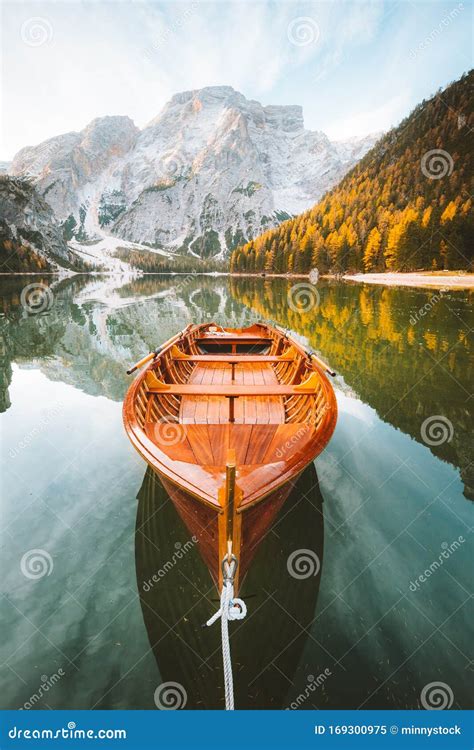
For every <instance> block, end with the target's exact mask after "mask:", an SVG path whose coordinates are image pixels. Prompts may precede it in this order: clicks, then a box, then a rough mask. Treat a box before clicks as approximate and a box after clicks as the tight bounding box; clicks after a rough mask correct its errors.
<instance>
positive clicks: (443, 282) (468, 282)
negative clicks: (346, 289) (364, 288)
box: [343, 271, 474, 289]
mask: <svg viewBox="0 0 474 750" xmlns="http://www.w3.org/2000/svg"><path fill="white" fill-rule="evenodd" d="M343 281H354V282H356V283H358V284H361V283H362V284H384V285H385V286H408V287H425V288H431V289H433V288H435V289H442V288H446V289H474V273H460V272H456V271H440V272H432V271H413V272H409V273H401V272H390V273H355V274H347V275H345V276H343Z"/></svg>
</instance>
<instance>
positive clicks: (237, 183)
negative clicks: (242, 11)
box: [12, 85, 373, 257]
mask: <svg viewBox="0 0 474 750" xmlns="http://www.w3.org/2000/svg"><path fill="white" fill-rule="evenodd" d="M372 144H373V141H370V139H368V142H367V143H366V144H362V145H361V146H359V145H358V144H355V145H354V144H349V145H348V146H347V147H345V148H344V147H342V146H341V145H340V144H338V145H337V146H336V144H333V143H331V141H330V140H329V139H328V138H327V136H325V135H324V133H319V132H312V131H309V130H305V129H304V122H303V109H302V107H301V106H299V105H281V104H269V105H262V104H261V103H260V102H258V101H256V100H254V99H247V98H246V97H245V96H244V95H243V94H241V93H240V92H239V91H236V90H235V89H234V88H233V87H232V86H224V85H221V86H205V87H204V88H201V89H192V90H190V91H182V92H180V93H177V94H175V95H174V96H173V97H172V98H171V99H170V100H169V101H168V103H167V104H166V105H165V106H164V108H163V109H162V111H161V112H160V113H159V114H158V116H157V117H156V118H155V119H154V120H152V121H151V122H150V123H149V125H147V126H146V127H145V128H144V129H143V130H142V131H140V130H138V128H136V127H135V125H134V123H133V122H132V120H131V119H130V118H129V117H126V116H109V117H99V118H96V119H95V120H93V121H92V122H91V123H89V125H88V126H87V127H86V128H85V129H84V130H83V131H81V132H80V133H76V134H74V135H73V137H69V136H68V137H65V136H58V137H57V138H56V139H53V142H52V143H51V144H49V143H48V144H40V145H39V146H37V147H35V148H31V149H27V150H26V151H23V152H22V153H21V154H19V155H17V157H16V158H15V160H14V163H13V166H12V171H13V172H14V173H15V174H25V173H29V174H32V175H33V176H34V178H35V182H36V185H37V187H38V189H39V191H40V193H41V194H42V195H44V196H45V197H46V199H47V201H48V202H49V203H50V205H51V206H52V207H53V210H54V211H55V214H56V216H57V218H58V219H59V220H60V221H61V222H63V223H64V225H65V227H66V229H67V231H68V233H71V235H72V236H74V237H75V238H76V239H77V240H79V241H83V240H87V239H91V238H93V237H100V236H102V235H104V234H112V235H114V236H115V237H117V238H120V239H122V240H130V241H132V242H139V243H146V244H147V245H149V246H151V247H153V248H156V249H159V250H166V251H177V250H180V251H181V252H189V253H191V254H194V255H198V256H203V257H209V256H214V255H219V254H227V253H229V252H230V250H231V249H232V248H233V247H235V246H236V245H237V244H241V243H242V242H243V241H245V240H246V239H250V238H251V237H254V236H255V235H257V234H259V233H260V232H261V231H264V230H265V229H268V228H270V227H275V226H277V225H278V224H279V223H280V222H281V221H282V220H283V219H286V218H288V217H289V216H291V215H292V214H295V213H298V212H300V211H303V210H305V209H306V208H308V207H309V206H310V205H312V204H313V203H314V202H315V201H316V200H317V199H318V198H319V197H320V196H321V195H322V194H323V193H324V192H325V191H326V190H328V189H329V188H330V187H332V186H333V185H334V184H335V183H336V182H337V181H338V180H339V179H340V178H341V177H342V176H343V174H345V172H346V171H347V170H348V169H350V167H351V166H353V165H354V164H355V162H356V161H357V159H358V158H360V157H361V156H363V155H364V153H365V151H367V150H368V148H369V147H370V146H371V145H372Z"/></svg>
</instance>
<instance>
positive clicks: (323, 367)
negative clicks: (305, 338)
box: [275, 325, 336, 378]
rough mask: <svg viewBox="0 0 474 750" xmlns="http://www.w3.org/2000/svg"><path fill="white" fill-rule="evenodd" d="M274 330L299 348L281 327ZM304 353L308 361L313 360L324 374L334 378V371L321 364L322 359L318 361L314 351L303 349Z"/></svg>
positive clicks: (277, 326) (276, 326)
mask: <svg viewBox="0 0 474 750" xmlns="http://www.w3.org/2000/svg"><path fill="white" fill-rule="evenodd" d="M275 328H276V329H277V330H278V331H280V333H283V335H284V336H285V337H286V338H287V339H289V340H290V341H292V342H293V343H294V344H296V346H300V344H298V342H297V341H296V340H295V339H294V338H293V337H292V336H289V335H288V330H287V329H285V328H282V327H281V326H279V325H275ZM305 352H306V354H307V355H308V357H309V358H310V359H313V360H314V361H315V362H317V364H318V365H319V366H320V367H321V368H322V369H323V370H324V371H325V372H327V374H328V375H330V376H331V377H332V378H334V377H335V376H336V373H335V371H334V370H331V368H330V367H329V365H327V364H326V362H323V360H322V359H320V358H319V357H318V356H317V355H316V354H315V353H314V351H313V350H312V349H305Z"/></svg>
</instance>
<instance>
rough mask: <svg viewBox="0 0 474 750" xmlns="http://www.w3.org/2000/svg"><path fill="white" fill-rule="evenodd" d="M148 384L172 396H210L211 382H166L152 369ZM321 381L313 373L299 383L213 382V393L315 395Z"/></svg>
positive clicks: (148, 386)
mask: <svg viewBox="0 0 474 750" xmlns="http://www.w3.org/2000/svg"><path fill="white" fill-rule="evenodd" d="M146 384H147V390H148V392H149V393H167V394H169V395H172V396H209V395H211V393H210V388H209V384H202V383H197V384H196V383H191V384H189V383H185V384H182V383H164V382H163V381H162V380H159V379H158V378H157V377H156V375H154V374H153V372H152V371H151V370H149V371H148V372H147V373H146ZM319 388H320V381H319V378H318V376H317V375H316V374H315V373H312V374H311V375H310V376H309V377H308V378H307V379H306V380H305V381H303V382H302V383H298V384H297V385H280V384H279V383H278V384H276V385H273V384H270V385H267V384H263V385H256V384H254V385H250V384H248V385H246V384H241V383H227V384H225V385H214V383H213V384H212V389H211V390H212V395H214V396H227V397H233V398H237V397H238V396H248V397H258V396H304V395H307V396H312V395H313V396H314V395H315V394H316V393H318V390H319Z"/></svg>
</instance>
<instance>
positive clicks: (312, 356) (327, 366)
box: [306, 349, 336, 378]
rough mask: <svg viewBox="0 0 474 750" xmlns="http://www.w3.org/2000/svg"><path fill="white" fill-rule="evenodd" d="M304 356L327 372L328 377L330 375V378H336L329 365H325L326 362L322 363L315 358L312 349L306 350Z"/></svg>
mask: <svg viewBox="0 0 474 750" xmlns="http://www.w3.org/2000/svg"><path fill="white" fill-rule="evenodd" d="M306 354H307V355H308V357H309V358H310V359H314V361H315V362H317V363H318V365H319V366H320V367H322V369H323V370H324V371H325V372H327V374H328V375H330V376H331V377H332V378H335V377H336V371H335V370H331V368H330V367H329V365H327V364H326V362H323V360H322V359H319V357H317V356H316V354H315V353H314V352H313V350H312V349H306Z"/></svg>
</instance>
